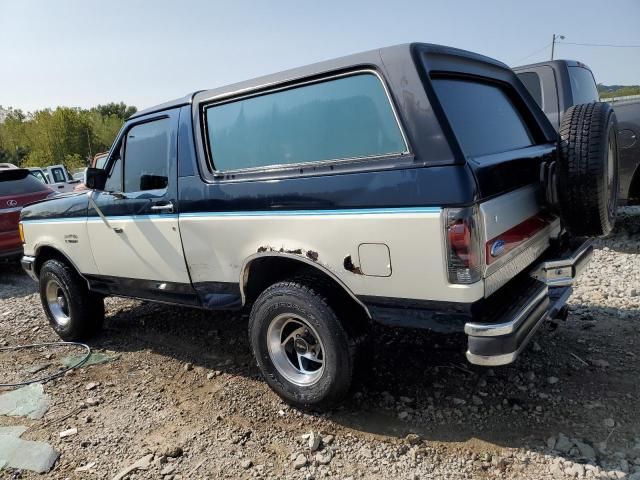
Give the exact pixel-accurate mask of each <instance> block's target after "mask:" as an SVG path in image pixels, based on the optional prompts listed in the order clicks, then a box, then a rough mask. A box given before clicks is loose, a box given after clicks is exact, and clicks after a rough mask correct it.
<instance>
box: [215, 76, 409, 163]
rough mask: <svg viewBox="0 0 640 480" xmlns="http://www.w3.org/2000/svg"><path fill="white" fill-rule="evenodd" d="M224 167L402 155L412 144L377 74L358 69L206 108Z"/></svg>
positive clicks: (217, 160)
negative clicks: (404, 136)
mask: <svg viewBox="0 0 640 480" xmlns="http://www.w3.org/2000/svg"><path fill="white" fill-rule="evenodd" d="M205 115H206V123H207V133H208V142H209V149H210V152H211V157H212V160H213V164H214V168H215V169H216V170H237V169H245V168H256V167H265V166H272V165H286V164H295V163H303V162H316V161H323V160H338V159H348V158H360V157H371V156H382V155H391V154H400V153H403V152H405V151H406V150H407V147H406V144H405V142H404V139H403V137H402V134H401V132H400V127H399V126H398V122H397V121H396V118H395V116H394V113H393V110H392V107H391V104H390V103H389V98H388V97H387V94H386V92H385V90H384V87H383V85H382V83H381V82H380V80H379V79H378V77H377V76H375V75H373V74H356V75H351V76H348V77H343V78H338V79H334V80H327V81H323V82H320V83H314V84H310V85H304V86H299V87H296V88H291V89H289V90H282V91H278V92H273V93H266V94H264V95H260V96H256V97H251V98H247V99H242V100H237V101H234V102H230V103H225V104H221V105H214V106H211V107H209V108H207V110H206V113H205Z"/></svg>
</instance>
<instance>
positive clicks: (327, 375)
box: [249, 281, 355, 408]
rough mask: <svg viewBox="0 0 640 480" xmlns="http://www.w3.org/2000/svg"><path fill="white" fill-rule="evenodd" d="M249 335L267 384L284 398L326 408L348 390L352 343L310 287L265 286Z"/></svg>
mask: <svg viewBox="0 0 640 480" xmlns="http://www.w3.org/2000/svg"><path fill="white" fill-rule="evenodd" d="M249 338H250V341H251V347H252V349H253V353H254V355H255V357H256V360H257V362H258V366H259V367H260V369H261V370H262V373H263V375H264V377H265V379H266V381H267V383H268V384H269V386H270V387H271V388H272V389H273V390H274V391H275V392H276V393H277V394H278V395H280V396H281V397H282V398H283V399H284V400H286V401H287V402H289V403H291V404H293V405H296V406H299V407H313V408H326V407H330V406H331V405H333V404H335V403H336V402H337V401H338V400H340V399H341V398H342V397H343V396H344V395H345V394H346V393H347V392H348V390H349V387H350V385H351V379H352V376H353V366H354V358H353V357H354V350H355V349H354V343H353V342H352V341H351V339H350V337H349V335H348V334H347V332H346V330H345V329H344V328H343V326H342V324H341V323H340V321H339V319H338V317H337V315H336V313H335V310H334V308H333V307H332V306H331V305H330V304H329V302H328V300H327V299H326V298H325V297H324V296H323V295H321V294H319V293H317V292H316V291H315V290H314V289H313V288H311V287H309V286H306V285H304V284H301V283H298V282H295V281H283V282H279V283H276V284H274V285H272V286H270V287H269V288H267V289H266V290H265V291H264V292H262V294H261V295H260V296H259V297H258V299H257V300H256V301H255V303H254V304H253V308H252V310H251V316H250V319H249Z"/></svg>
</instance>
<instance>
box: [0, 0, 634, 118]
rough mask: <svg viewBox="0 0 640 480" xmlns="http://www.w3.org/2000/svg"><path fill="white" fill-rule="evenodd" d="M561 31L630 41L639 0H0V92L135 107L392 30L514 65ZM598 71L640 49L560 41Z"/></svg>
mask: <svg viewBox="0 0 640 480" xmlns="http://www.w3.org/2000/svg"><path fill="white" fill-rule="evenodd" d="M554 33H556V34H561V35H564V36H565V37H566V38H565V40H564V41H565V42H575V43H598V44H616V45H640V0H617V1H615V2H605V1H603V0H536V1H517V0H512V1H509V0H482V1H480V0H454V1H446V0H437V1H434V0H422V1H419V0H384V1H378V0H368V1H360V0H338V1H335V0H321V1H305V0H293V1H291V0H272V1H267V0H264V1H258V0H254V1H251V0H228V1H219V0H211V1H204V0H172V1H168V0H109V1H98V0H56V1H49V0H0V105H2V106H4V107H5V108H6V107H8V106H12V107H14V108H20V109H23V110H25V111H34V110H36V109H42V108H55V107H57V106H61V105H63V106H71V107H84V108H86V107H91V106H94V105H96V104H99V103H107V102H111V101H116V102H119V101H123V102H125V103H127V104H129V105H135V106H137V107H138V108H145V107H149V106H152V105H155V104H157V103H162V102H164V101H167V100H170V99H173V98H177V97H181V96H183V95H185V94H187V93H190V92H192V91H194V90H201V89H205V88H213V87H218V86H221V85H226V84H229V83H233V82H237V81H241V80H245V79H249V78H253V77H256V76H260V75H264V74H267V73H273V72H277V71H280V70H284V69H287V68H292V67H296V66H300V65H305V64H309V63H313V62H316V61H320V60H326V59H330V58H335V57H339V56H342V55H347V54H350V53H355V52H359V51H364V50H369V49H373V48H378V47H383V46H389V45H394V44H398V43H405V42H412V41H420V42H429V43H439V44H444V45H449V46H454V47H458V48H463V49H467V50H471V51H475V52H478V53H482V54H484V55H488V56H490V57H493V58H497V59H498V60H501V61H503V62H505V63H507V64H509V65H511V66H515V65H521V64H525V63H533V62H537V61H542V60H546V59H548V58H549V56H550V53H551V48H550V44H551V38H552V35H553V34H554ZM556 58H569V59H574V60H580V61H582V62H584V63H586V64H587V65H589V66H590V67H591V68H592V70H593V72H594V74H595V77H596V80H597V81H598V82H599V83H606V84H623V85H629V84H640V48H605V47H587V46H576V45H567V44H562V45H557V46H556Z"/></svg>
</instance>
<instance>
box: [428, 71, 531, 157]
mask: <svg viewBox="0 0 640 480" xmlns="http://www.w3.org/2000/svg"><path fill="white" fill-rule="evenodd" d="M433 87H434V89H435V91H436V94H437V95H438V98H439V100H440V103H441V104H442V108H444V111H445V114H446V116H447V119H448V120H449V123H450V124H451V127H452V128H453V130H454V133H455V135H456V138H457V139H458V141H459V142H460V145H461V147H462V150H463V151H464V153H465V155H467V156H469V157H478V156H482V155H488V154H491V153H499V152H506V151H508V150H515V149H518V148H524V147H528V146H530V145H533V141H532V139H531V136H530V134H529V130H528V129H527V127H526V125H525V123H524V121H523V119H522V118H521V117H520V114H519V113H518V111H517V110H516V108H515V106H514V105H513V103H511V100H509V97H507V95H506V93H505V92H504V91H503V90H502V89H501V88H500V87H498V86H495V85H490V84H486V83H480V82H474V81H469V80H454V79H436V80H434V81H433Z"/></svg>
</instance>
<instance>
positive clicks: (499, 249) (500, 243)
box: [491, 240, 505, 257]
mask: <svg viewBox="0 0 640 480" xmlns="http://www.w3.org/2000/svg"><path fill="white" fill-rule="evenodd" d="M504 247H505V243H504V240H496V241H495V242H493V245H491V256H492V257H499V256H500V255H502V254H503V253H504Z"/></svg>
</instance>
